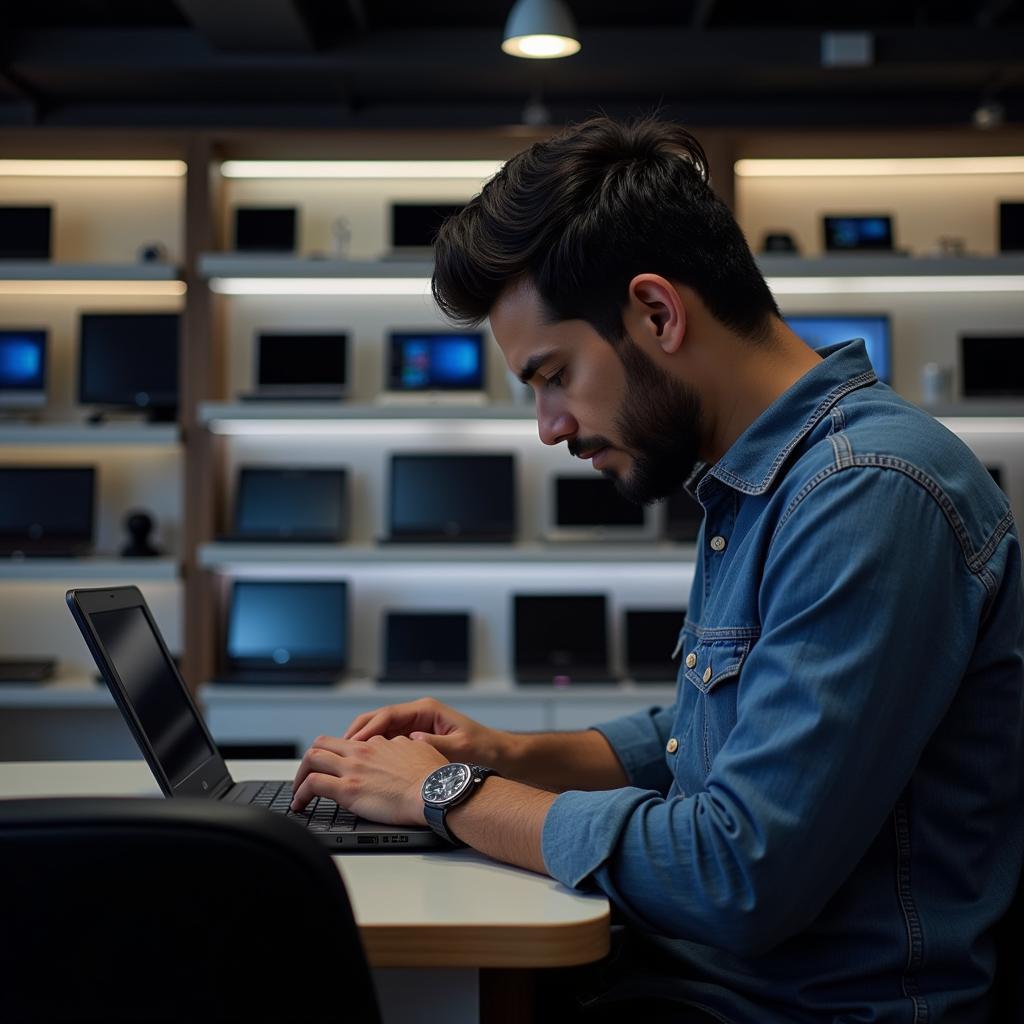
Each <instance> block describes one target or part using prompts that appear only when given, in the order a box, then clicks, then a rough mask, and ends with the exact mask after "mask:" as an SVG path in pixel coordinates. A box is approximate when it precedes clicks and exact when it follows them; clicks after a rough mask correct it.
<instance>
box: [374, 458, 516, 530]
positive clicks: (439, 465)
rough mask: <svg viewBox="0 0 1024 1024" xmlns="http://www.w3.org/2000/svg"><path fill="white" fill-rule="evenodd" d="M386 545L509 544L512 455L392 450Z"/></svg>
mask: <svg viewBox="0 0 1024 1024" xmlns="http://www.w3.org/2000/svg"><path fill="white" fill-rule="evenodd" d="M388 529H389V533H388V536H387V537H386V538H384V542H386V543H387V542H390V543H439V542H447V543H478V544H496V543H506V544H507V543H511V542H512V541H513V540H514V539H515V533H516V472H515V456H514V455H512V454H493V455H492V454H486V455H484V454H476V453H474V454H462V453H431V454H393V455H392V456H391V466H390V509H389V523H388Z"/></svg>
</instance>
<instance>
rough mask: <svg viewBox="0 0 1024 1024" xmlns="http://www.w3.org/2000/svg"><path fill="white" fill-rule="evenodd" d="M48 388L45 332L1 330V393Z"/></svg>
mask: <svg viewBox="0 0 1024 1024" xmlns="http://www.w3.org/2000/svg"><path fill="white" fill-rule="evenodd" d="M45 388H46V331H9V330H8V331H0V390H3V391H14V390H17V391H42V390H44V389H45Z"/></svg>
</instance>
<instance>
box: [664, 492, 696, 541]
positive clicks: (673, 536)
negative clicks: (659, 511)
mask: <svg viewBox="0 0 1024 1024" xmlns="http://www.w3.org/2000/svg"><path fill="white" fill-rule="evenodd" d="M703 522H704V509H703V508H702V507H701V504H700V502H699V501H697V500H696V498H691V497H690V495H689V494H688V493H687V491H686V489H685V488H684V487H680V488H679V489H678V490H677V491H675V492H673V493H672V494H670V495H669V496H668V498H666V499H665V535H666V536H667V537H668V538H669V540H674V541H680V542H682V543H684V544H692V543H693V542H694V541H695V540H696V539H697V536H698V534H699V533H700V527H701V523H703Z"/></svg>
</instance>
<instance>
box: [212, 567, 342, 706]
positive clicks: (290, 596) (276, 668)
mask: <svg viewBox="0 0 1024 1024" xmlns="http://www.w3.org/2000/svg"><path fill="white" fill-rule="evenodd" d="M227 619H228V621H227V631H226V632H227V635H226V638H225V644H224V665H225V670H226V671H225V672H224V673H222V674H221V676H220V677H219V679H218V681H222V682H229V683H240V684H242V685H261V684H265V685H269V686H330V685H333V684H334V683H336V682H338V680H339V679H340V678H341V676H342V675H343V674H344V672H345V669H346V667H347V660H348V657H347V655H348V586H347V584H346V583H345V581H344V580H302V581H292V580H235V581H234V583H233V584H232V587H231V598H230V601H229V605H228V616H227Z"/></svg>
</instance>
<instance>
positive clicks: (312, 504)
mask: <svg viewBox="0 0 1024 1024" xmlns="http://www.w3.org/2000/svg"><path fill="white" fill-rule="evenodd" d="M348 527H349V517H348V473H347V472H346V471H345V470H344V469H321V468H301V467H294V468H293V467H290V466H288V467H273V466H266V467H264V466H243V467H242V468H241V469H240V470H239V473H238V486H237V487H236V489H235V505H234V518H233V521H232V525H231V532H230V533H229V534H227V535H226V536H223V537H220V538H218V539H219V540H222V541H232V542H234V541H238V542H243V543H251V544H264V543H282V542H284V543H300V542H301V543H313V544H340V543H341V542H342V541H344V540H345V539H346V538H347V536H348Z"/></svg>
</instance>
